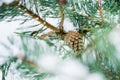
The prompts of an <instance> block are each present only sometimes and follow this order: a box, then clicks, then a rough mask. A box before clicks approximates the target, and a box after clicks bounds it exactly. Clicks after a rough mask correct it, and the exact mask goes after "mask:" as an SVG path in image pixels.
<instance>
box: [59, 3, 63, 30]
mask: <svg viewBox="0 0 120 80" xmlns="http://www.w3.org/2000/svg"><path fill="white" fill-rule="evenodd" d="M59 9H60V14H61V22H60V24H59V29H60V30H61V31H64V30H63V24H64V9H63V5H62V4H59Z"/></svg>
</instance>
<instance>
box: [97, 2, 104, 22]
mask: <svg viewBox="0 0 120 80" xmlns="http://www.w3.org/2000/svg"><path fill="white" fill-rule="evenodd" d="M97 2H98V10H99V12H100V17H101V20H102V22H104V16H103V12H102V6H101V0H97Z"/></svg>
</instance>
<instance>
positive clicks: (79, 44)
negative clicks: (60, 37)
mask: <svg viewBox="0 0 120 80" xmlns="http://www.w3.org/2000/svg"><path fill="white" fill-rule="evenodd" d="M64 41H65V42H66V44H67V45H69V46H70V47H71V48H72V49H73V50H74V52H75V53H76V55H79V53H80V52H81V51H82V49H83V40H82V35H81V34H80V33H78V32H76V31H69V32H68V33H67V34H66V35H65V38H64Z"/></svg>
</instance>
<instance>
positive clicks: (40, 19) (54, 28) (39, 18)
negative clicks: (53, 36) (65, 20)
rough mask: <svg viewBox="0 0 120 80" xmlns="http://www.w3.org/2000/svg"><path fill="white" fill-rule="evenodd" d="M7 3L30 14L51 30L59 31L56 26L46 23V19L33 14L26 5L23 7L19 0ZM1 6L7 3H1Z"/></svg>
mask: <svg viewBox="0 0 120 80" xmlns="http://www.w3.org/2000/svg"><path fill="white" fill-rule="evenodd" d="M9 5H13V6H17V7H18V8H20V9H21V10H22V11H25V12H26V13H27V14H28V15H30V16H31V17H32V18H33V19H36V20H37V21H38V22H40V23H41V24H43V25H44V26H46V27H47V28H49V29H51V30H53V31H54V32H59V31H60V30H59V29H58V28H56V27H55V26H53V25H52V24H50V23H48V22H47V21H45V20H43V19H42V18H41V17H40V16H38V15H37V14H35V13H34V12H32V11H31V10H29V9H27V8H26V7H24V6H23V5H21V4H19V1H14V2H12V3H10V4H9ZM3 6H4V7H5V6H8V4H3V5H2V7H3Z"/></svg>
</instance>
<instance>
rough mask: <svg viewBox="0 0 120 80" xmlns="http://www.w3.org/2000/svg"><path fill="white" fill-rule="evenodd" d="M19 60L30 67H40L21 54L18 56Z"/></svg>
mask: <svg viewBox="0 0 120 80" xmlns="http://www.w3.org/2000/svg"><path fill="white" fill-rule="evenodd" d="M18 58H19V59H21V60H22V61H24V62H26V63H28V64H30V65H31V66H33V67H38V65H37V64H36V63H34V62H32V61H30V60H29V59H27V58H26V57H25V56H24V55H22V54H19V55H18Z"/></svg>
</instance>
